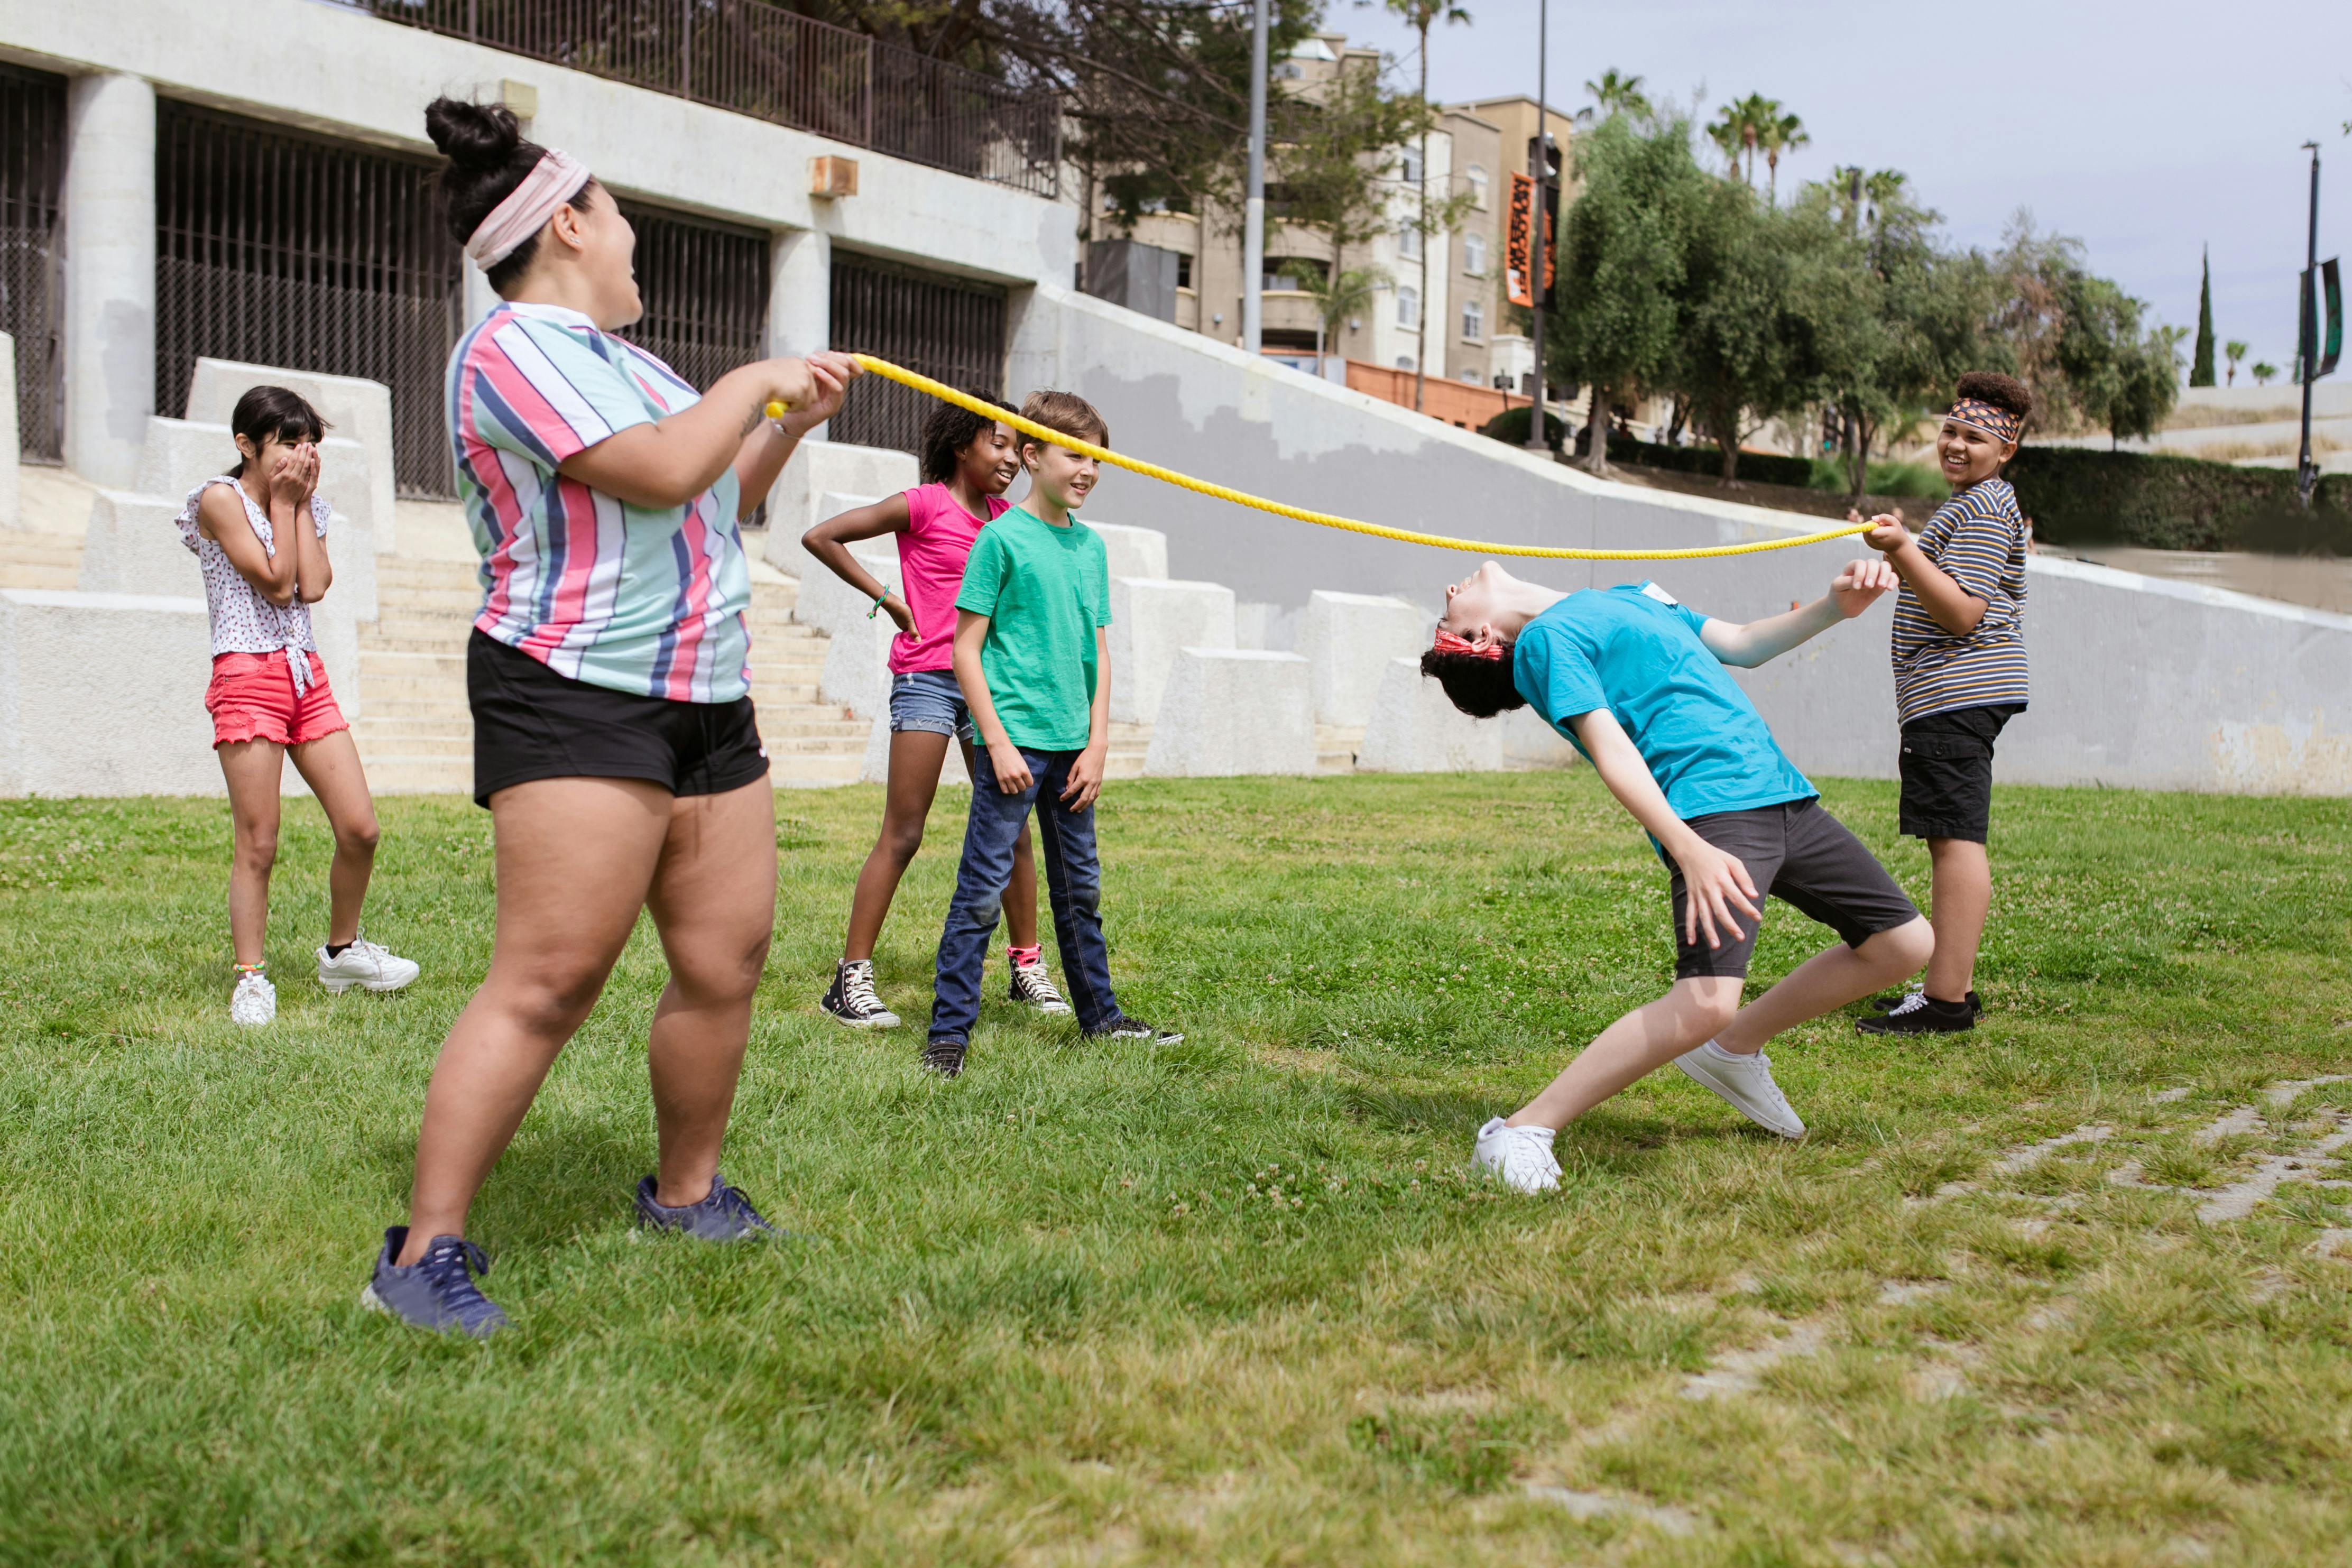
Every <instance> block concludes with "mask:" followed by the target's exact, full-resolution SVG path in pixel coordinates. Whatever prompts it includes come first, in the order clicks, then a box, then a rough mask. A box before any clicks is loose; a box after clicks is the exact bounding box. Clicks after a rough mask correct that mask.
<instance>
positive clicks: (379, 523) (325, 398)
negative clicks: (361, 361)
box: [183, 359, 399, 555]
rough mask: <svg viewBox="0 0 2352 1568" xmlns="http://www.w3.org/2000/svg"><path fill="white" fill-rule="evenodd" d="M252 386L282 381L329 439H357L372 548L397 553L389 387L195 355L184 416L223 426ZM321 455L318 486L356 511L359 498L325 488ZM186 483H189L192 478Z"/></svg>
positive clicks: (326, 459)
mask: <svg viewBox="0 0 2352 1568" xmlns="http://www.w3.org/2000/svg"><path fill="white" fill-rule="evenodd" d="M256 386H282V387H285V388H286V389H287V390H289V392H296V393H299V394H300V395H302V396H303V397H304V398H306V399H308V400H309V402H310V406H311V407H313V408H315V409H317V410H318V411H319V416H320V418H322V419H324V420H325V421H326V422H327V425H328V426H329V428H328V431H327V438H328V439H329V440H335V439H337V438H341V439H344V440H350V441H356V442H358V443H359V444H360V445H361V446H362V447H365V448H366V451H367V479H366V483H367V490H368V493H367V497H366V501H367V522H368V524H369V526H370V527H371V528H372V529H373V534H374V537H373V543H374V545H375V548H376V550H377V551H378V552H381V553H383V554H385V555H391V554H394V553H396V552H398V549H399V541H398V540H396V539H395V538H394V536H393V533H394V530H393V471H392V389H391V388H390V387H388V386H386V385H384V384H383V383H382V382H380V381H369V380H366V379H365V378H363V377H361V376H356V375H321V374H318V373H317V372H315V371H307V370H283V369H280V368H278V367H277V366H274V365H266V364H242V363H238V362H236V361H235V360H223V359H200V360H198V361H196V368H195V372H194V374H192V375H191V376H190V377H189V378H188V414H187V417H188V418H189V419H190V420H191V421H194V422H195V423H199V424H211V425H226V424H227V423H228V419H229V415H230V413H231V412H232V411H233V410H234V409H235V408H236V400H237V399H238V398H240V397H242V396H244V395H246V393H247V390H249V389H250V388H253V387H256ZM232 449H233V448H232ZM320 457H321V459H322V463H321V471H320V489H322V490H324V491H325V493H326V496H327V499H328V500H331V501H335V502H337V503H338V504H340V505H342V506H344V507H345V508H347V509H348V510H351V512H352V515H353V516H354V517H356V516H358V515H359V503H358V498H356V497H352V498H344V497H339V496H338V495H337V494H336V493H335V492H334V491H333V490H332V489H329V488H328V486H327V482H326V481H327V476H328V475H330V474H336V470H335V469H334V468H333V467H332V466H331V463H332V459H331V457H330V455H329V454H326V453H324V452H322V453H321V454H320ZM219 471H220V470H218V469H215V470H214V472H215V473H217V472H219ZM196 477H197V478H198V479H202V478H204V477H205V476H203V475H201V474H200V475H198V476H196ZM336 477H337V478H339V479H340V478H341V475H340V474H336ZM189 482H190V483H191V484H193V483H194V480H193V479H192V480H190V481H189ZM183 493H184V491H183Z"/></svg>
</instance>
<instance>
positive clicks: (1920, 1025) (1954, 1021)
mask: <svg viewBox="0 0 2352 1568" xmlns="http://www.w3.org/2000/svg"><path fill="white" fill-rule="evenodd" d="M1977 1013H1978V1008H1977V1002H1976V993H1975V992H1973V991H1971V992H1969V996H1968V1000H1967V1001H1965V1002H1938V1001H1937V1000H1936V999H1935V998H1934V997H1933V996H1930V995H1928V994H1927V993H1926V992H1925V991H1914V992H1913V993H1911V994H1910V995H1908V996H1906V997H1905V998H1903V1000H1902V1001H1900V1002H1897V1003H1896V1004H1895V1005H1894V1006H1892V1007H1889V1008H1888V1009H1887V1010H1886V1011H1885V1012H1884V1013H1881V1014H1879V1015H1878V1016H1876V1017H1874V1018H1856V1019H1855V1020H1854V1021H1853V1026H1854V1028H1855V1029H1856V1030H1857V1031H1858V1032H1860V1033H1862V1034H1865V1035H1957V1034H1959V1033H1961V1032H1962V1031H1964V1030H1968V1029H1973V1028H1975V1027H1976V1026H1977Z"/></svg>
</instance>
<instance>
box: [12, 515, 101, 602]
mask: <svg viewBox="0 0 2352 1568" xmlns="http://www.w3.org/2000/svg"><path fill="white" fill-rule="evenodd" d="M80 585H81V538H80V536H79V535H78V534H70V533H37V532H35V531H32V530H30V529H20V528H12V529H9V530H7V531H5V532H0V588H61V589H66V590H68V591H70V590H72V589H74V588H77V587H79V586H80Z"/></svg>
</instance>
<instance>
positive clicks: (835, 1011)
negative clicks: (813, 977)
mask: <svg viewBox="0 0 2352 1568" xmlns="http://www.w3.org/2000/svg"><path fill="white" fill-rule="evenodd" d="M817 1005H818V1006H820V1007H822V1008H824V1010H825V1011H826V1012H828V1013H830V1014H832V1015H833V1016H834V1017H835V1019H837V1020H839V1021H840V1022H841V1023H844V1024H846V1025H848V1026H849V1027H851V1028H853V1029H895V1028H897V1027H898V1014H896V1013H893V1012H892V1011H890V1009H889V1008H887V1007H885V1006H884V1005H882V998H881V997H879V996H877V995H876V994H874V961H873V960H872V959H870V958H861V959H857V960H856V961H855V962H845V963H841V964H840V965H838V966H837V967H836V968H835V970H834V972H833V984H832V986H831V987H830V988H828V989H827V990H826V992H825V994H824V1001H822V1002H819V1003H818V1004H817Z"/></svg>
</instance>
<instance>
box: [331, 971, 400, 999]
mask: <svg viewBox="0 0 2352 1568" xmlns="http://www.w3.org/2000/svg"><path fill="white" fill-rule="evenodd" d="M319 984H320V985H322V986H324V987H325V988H326V991H327V994H329V995H330V996H341V994H343V993H344V992H346V991H349V990H350V989H351V988H352V986H354V985H356V986H358V987H359V988H360V989H361V990H362V991H401V990H405V989H406V988H407V987H409V986H411V985H414V984H416V976H415V975H414V974H412V975H410V976H409V977H408V978H407V979H405V980H348V979H347V980H330V979H328V978H327V977H326V976H325V975H323V974H322V975H320V977H319Z"/></svg>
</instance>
